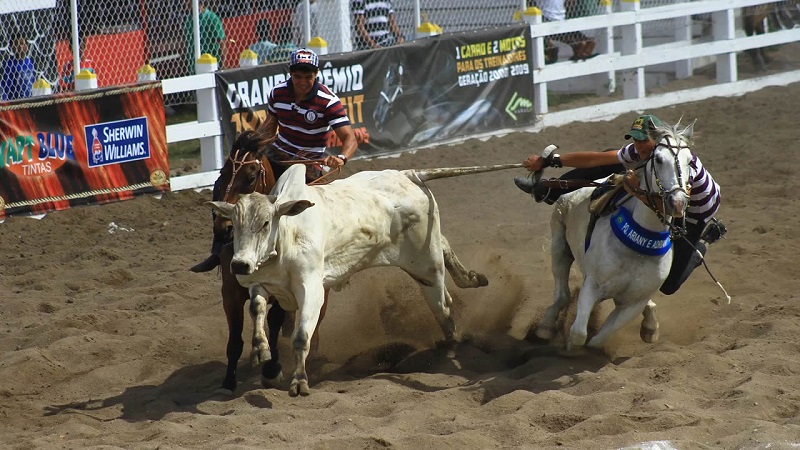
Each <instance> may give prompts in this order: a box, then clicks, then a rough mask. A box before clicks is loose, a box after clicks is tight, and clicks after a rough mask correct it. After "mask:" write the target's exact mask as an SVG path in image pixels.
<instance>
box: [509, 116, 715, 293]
mask: <svg viewBox="0 0 800 450" xmlns="http://www.w3.org/2000/svg"><path fill="white" fill-rule="evenodd" d="M661 125H662V122H661V120H660V119H659V118H658V117H656V116H654V115H651V114H643V115H641V116H639V117H637V118H636V120H634V121H633V124H631V128H630V130H629V131H628V133H627V134H625V139H631V140H632V141H633V142H629V143H627V144H625V145H624V146H623V147H622V148H620V149H619V150H616V151H615V150H614V149H610V150H607V151H604V152H574V153H568V154H564V155H559V154H555V153H553V154H550V156H547V157H542V156H539V155H538V154H532V155H530V156H528V158H527V159H525V161H523V165H524V166H525V168H527V169H528V170H529V171H532V172H533V171H539V170H542V169H544V168H545V167H574V168H575V169H574V170H571V171H569V172H566V173H565V174H564V175H562V176H561V177H559V178H561V179H563V180H597V179H600V178H605V177H607V176H609V175H611V174H613V173H622V172H625V171H626V169H635V168H636V167H637V166H639V165H640V164H641V163H642V162H643V161H646V160H647V159H648V158H649V157H650V155H651V154H652V152H653V150H654V149H655V147H656V144H657V142H656V141H655V140H654V138H653V136H654V131H655V130H656V128H657V127H660V126H661ZM689 166H690V172H691V173H690V174H689V179H690V186H691V194H690V197H689V207H688V208H687V210H686V222H687V224H686V231H687V232H686V239H679V240H676V242H674V243H673V244H674V245H673V254H672V267H671V269H670V272H669V275H668V276H667V279H666V280H665V281H664V284H663V285H662V286H661V292H663V293H664V294H667V295H670V294H673V293H675V291H677V290H678V288H679V287H680V285H681V284H683V282H684V281H686V279H687V278H689V275H690V274H691V273H692V271H693V270H694V269H695V268H696V267H697V266H699V265H700V264H701V261H702V259H701V258H700V256H699V255H697V254H696V250H699V251H700V252H701V253H702V254H703V255H705V252H706V243H707V244H711V243H713V242H715V241H717V240H718V239H719V238H721V237H722V235H724V234H725V233H726V232H727V229H726V228H725V225H723V224H722V222H720V221H719V220H717V219H715V218H714V215H715V214H716V213H717V210H719V206H720V201H721V197H720V188H719V185H718V184H717V183H716V182H715V181H714V179H713V178H712V177H711V174H710V173H709V172H708V171H707V170H706V169H705V168H704V167H703V164H702V163H701V162H700V159H698V158H697V155H693V158H692V162H691V163H690V165H689ZM627 176H629V177H634V176H635V174H634V173H629V174H628V175H627ZM630 181H631V184H633V185H638V180H630ZM634 181H635V182H634ZM514 183H515V184H516V185H517V187H519V188H520V189H522V190H523V191H525V192H527V193H529V194H531V193H532V194H533V196H534V199H535V200H536V201H537V202H541V201H544V202H545V203H548V204H553V203H555V201H556V200H557V199H558V197H560V196H561V195H562V194H565V193H567V192H570V191H572V190H575V189H577V188H572V189H559V188H550V189H548V188H543V187H541V186H534V184H533V181H532V180H531V179H530V178H526V177H518V178H515V179H514ZM701 240H702V241H705V243H703V242H701Z"/></svg>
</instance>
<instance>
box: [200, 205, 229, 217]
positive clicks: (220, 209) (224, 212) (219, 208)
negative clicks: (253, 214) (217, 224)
mask: <svg viewBox="0 0 800 450" xmlns="http://www.w3.org/2000/svg"><path fill="white" fill-rule="evenodd" d="M206 205H210V206H211V209H213V210H214V211H216V212H217V214H219V215H220V216H222V217H225V218H226V219H230V218H231V216H233V208H234V205H231V204H230V203H228V202H206Z"/></svg>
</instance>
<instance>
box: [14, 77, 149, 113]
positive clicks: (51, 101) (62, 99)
mask: <svg viewBox="0 0 800 450" xmlns="http://www.w3.org/2000/svg"><path fill="white" fill-rule="evenodd" d="M160 87H161V82H155V83H145V84H137V85H136V86H126V87H122V88H118V89H110V90H103V91H101V92H95V93H92V94H76V95H68V96H58V97H52V98H48V99H47V100H39V101H32V102H26V103H15V104H13V105H2V106H0V111H16V110H18V109H30V108H37V107H41V106H49V105H58V104H61V103H70V102H77V101H82V100H94V99H96V98H101V97H105V96H107V95H117V94H126V93H128V92H139V91H146V90H149V89H156V88H160Z"/></svg>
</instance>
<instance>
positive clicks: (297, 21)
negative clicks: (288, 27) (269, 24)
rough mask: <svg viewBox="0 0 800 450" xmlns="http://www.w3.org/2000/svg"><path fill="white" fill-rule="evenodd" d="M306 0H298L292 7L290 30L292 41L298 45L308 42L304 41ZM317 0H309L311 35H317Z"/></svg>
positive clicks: (304, 44)
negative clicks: (292, 14) (292, 32)
mask: <svg viewBox="0 0 800 450" xmlns="http://www.w3.org/2000/svg"><path fill="white" fill-rule="evenodd" d="M305 3H306V0H300V3H298V4H297V6H295V8H294V17H292V30H293V31H294V43H295V44H297V45H299V46H300V47H304V46H306V45H307V44H308V42H306V33H305V29H306V5H305ZM317 6H318V3H317V0H309V2H308V10H309V11H310V12H311V33H310V34H311V37H314V36H319V28H318V27H317Z"/></svg>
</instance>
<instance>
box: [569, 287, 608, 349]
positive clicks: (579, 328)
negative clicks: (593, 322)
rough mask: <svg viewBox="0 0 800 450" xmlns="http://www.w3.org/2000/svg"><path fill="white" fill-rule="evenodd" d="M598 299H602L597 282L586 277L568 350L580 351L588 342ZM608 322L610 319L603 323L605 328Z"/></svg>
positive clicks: (570, 331) (571, 330)
mask: <svg viewBox="0 0 800 450" xmlns="http://www.w3.org/2000/svg"><path fill="white" fill-rule="evenodd" d="M598 300H600V295H599V287H598V286H597V283H595V282H594V280H593V279H592V278H591V277H586V278H585V279H584V280H583V285H582V286H581V290H580V293H579V294H578V310H577V312H576V314H575V322H573V323H572V326H571V327H570V329H569V338H568V339H567V351H568V352H575V351H578V350H579V349H580V348H582V347H583V345H584V344H585V343H586V337H587V336H588V335H589V331H588V326H589V316H591V314H592V310H593V309H594V305H595V304H596V303H597V301H598ZM615 311H616V310H615ZM607 324H608V321H606V323H604V324H603V328H605V326H606V325H607ZM595 339H596V337H595V338H593V339H592V341H591V342H594V341H595Z"/></svg>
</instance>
